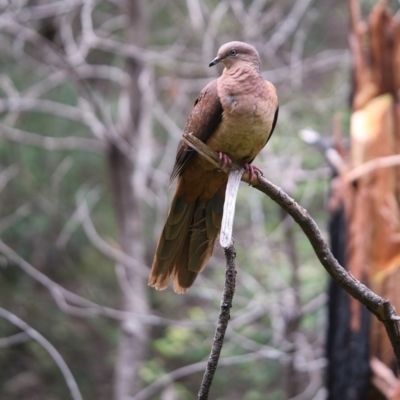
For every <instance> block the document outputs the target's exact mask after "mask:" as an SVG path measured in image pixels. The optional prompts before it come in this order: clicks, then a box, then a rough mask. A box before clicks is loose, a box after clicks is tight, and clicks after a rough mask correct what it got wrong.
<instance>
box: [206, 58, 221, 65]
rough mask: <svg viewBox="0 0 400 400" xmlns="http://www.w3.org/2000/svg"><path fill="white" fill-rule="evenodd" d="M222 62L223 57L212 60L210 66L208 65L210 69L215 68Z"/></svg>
mask: <svg viewBox="0 0 400 400" xmlns="http://www.w3.org/2000/svg"><path fill="white" fill-rule="evenodd" d="M221 61H222V58H221V57H215V58H214V60H212V61H211V62H210V64H208V66H209V67H213V66H214V65H217V64H218V63H220V62H221Z"/></svg>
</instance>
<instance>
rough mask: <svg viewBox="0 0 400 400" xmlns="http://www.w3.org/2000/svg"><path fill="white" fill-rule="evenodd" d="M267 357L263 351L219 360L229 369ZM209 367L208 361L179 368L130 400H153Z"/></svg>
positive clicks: (222, 365) (221, 364)
mask: <svg viewBox="0 0 400 400" xmlns="http://www.w3.org/2000/svg"><path fill="white" fill-rule="evenodd" d="M263 358H269V357H267V356H266V355H265V354H264V353H263V351H256V352H253V353H247V354H243V355H240V356H233V357H226V358H221V359H220V360H219V363H218V364H219V366H220V367H227V366H230V365H236V364H241V363H246V362H251V361H256V360H260V359H263ZM206 366H207V361H200V362H198V363H195V364H191V365H186V366H184V367H182V368H178V369H176V370H175V371H173V372H170V373H169V374H166V375H164V376H162V377H161V378H160V379H157V380H156V381H155V382H153V383H152V384H150V385H149V386H147V387H146V388H145V389H143V390H141V391H140V392H139V393H138V394H136V396H133V397H131V398H130V399H129V400H147V399H150V398H152V396H153V395H154V394H155V393H157V392H158V391H160V390H161V389H162V388H164V387H165V386H167V385H169V384H170V383H171V382H174V381H176V380H178V379H180V378H183V377H184V376H187V375H191V374H194V373H196V372H200V371H203V370H204V368H205V367H206Z"/></svg>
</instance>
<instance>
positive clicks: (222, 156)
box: [218, 151, 232, 169]
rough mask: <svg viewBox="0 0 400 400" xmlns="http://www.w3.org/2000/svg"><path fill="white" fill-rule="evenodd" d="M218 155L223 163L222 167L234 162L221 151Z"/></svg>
mask: <svg viewBox="0 0 400 400" xmlns="http://www.w3.org/2000/svg"><path fill="white" fill-rule="evenodd" d="M218 157H219V160H220V163H221V169H224V168H225V167H227V166H228V165H231V164H232V160H231V159H230V158H229V157H228V156H227V155H226V154H225V153H222V152H221V151H220V152H219V153H218Z"/></svg>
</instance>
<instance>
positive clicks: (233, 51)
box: [229, 49, 237, 56]
mask: <svg viewBox="0 0 400 400" xmlns="http://www.w3.org/2000/svg"><path fill="white" fill-rule="evenodd" d="M236 54H237V51H236V50H235V49H233V50H231V51H230V52H229V55H230V56H236Z"/></svg>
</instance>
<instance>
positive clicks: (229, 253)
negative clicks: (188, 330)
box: [198, 244, 236, 400]
mask: <svg viewBox="0 0 400 400" xmlns="http://www.w3.org/2000/svg"><path fill="white" fill-rule="evenodd" d="M224 252H225V258H226V275H225V289H224V293H223V295H222V302H221V310H220V313H219V317H218V325H217V329H216V331H215V335H214V340H213V345H212V348H211V353H210V357H209V359H208V362H207V368H206V370H205V372H204V376H203V380H202V382H201V386H200V391H199V394H198V400H207V399H208V393H209V391H210V387H211V384H212V380H213V378H214V374H215V371H216V369H217V365H218V360H219V356H220V355H221V350H222V346H223V344H224V337H225V332H226V328H227V327H228V322H229V319H230V317H231V315H230V309H231V308H232V300H233V295H234V293H235V282H236V269H235V257H236V252H235V248H234V247H233V244H231V246H229V247H227V248H225V249H224Z"/></svg>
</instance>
